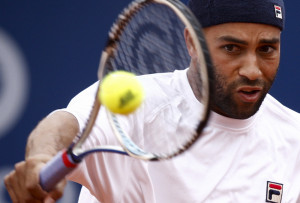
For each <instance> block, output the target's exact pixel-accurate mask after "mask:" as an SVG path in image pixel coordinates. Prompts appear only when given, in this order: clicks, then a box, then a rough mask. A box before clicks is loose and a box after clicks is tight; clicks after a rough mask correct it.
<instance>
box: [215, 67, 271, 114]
mask: <svg viewBox="0 0 300 203" xmlns="http://www.w3.org/2000/svg"><path fill="white" fill-rule="evenodd" d="M273 81H274V79H273V80H272V81H268V82H267V81H264V80H261V79H257V80H253V81H252V80H249V79H247V78H246V77H240V78H239V79H238V80H236V81H234V82H232V83H230V84H227V83H226V78H225V77H224V76H222V75H220V74H216V73H215V80H214V87H215V89H214V93H213V96H212V109H213V110H214V111H215V112H217V113H219V114H221V115H223V116H226V117H230V118H235V119H247V118H249V117H251V116H253V115H254V114H255V113H256V112H257V111H258V110H259V108H260V106H261V104H262V102H263V100H264V98H265V97H266V95H267V93H268V91H269V89H270V88H271V86H272V83H273ZM243 85H247V86H259V87H262V88H263V89H262V94H261V97H260V98H259V100H258V101H257V102H256V103H255V104H252V105H250V104H244V105H238V104H237V103H236V101H235V100H234V98H233V94H234V92H233V91H234V90H236V89H237V87H238V86H243Z"/></svg>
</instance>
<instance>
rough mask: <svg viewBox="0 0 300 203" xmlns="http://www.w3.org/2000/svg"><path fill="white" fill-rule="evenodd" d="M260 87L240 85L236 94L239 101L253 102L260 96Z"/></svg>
mask: <svg viewBox="0 0 300 203" xmlns="http://www.w3.org/2000/svg"><path fill="white" fill-rule="evenodd" d="M261 91H262V88H260V87H242V88H239V89H238V91H237V92H238V95H239V98H240V99H241V101H243V102H246V103H254V102H257V100H258V99H259V98H260V95H261Z"/></svg>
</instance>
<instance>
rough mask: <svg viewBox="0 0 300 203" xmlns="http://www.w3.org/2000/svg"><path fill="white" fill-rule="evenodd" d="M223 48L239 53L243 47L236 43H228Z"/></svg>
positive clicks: (229, 51) (232, 52)
mask: <svg viewBox="0 0 300 203" xmlns="http://www.w3.org/2000/svg"><path fill="white" fill-rule="evenodd" d="M222 48H223V49H224V50H225V51H226V52H228V53H230V54H238V53H239V52H240V51H241V48H240V47H239V46H237V45H235V44H227V45H224V46H223V47H222Z"/></svg>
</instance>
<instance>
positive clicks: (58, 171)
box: [40, 151, 78, 192]
mask: <svg viewBox="0 0 300 203" xmlns="http://www.w3.org/2000/svg"><path fill="white" fill-rule="evenodd" d="M77 165H78V163H75V162H74V161H73V160H72V158H71V156H70V155H69V154H68V153H67V151H61V152H59V153H58V154H57V155H56V156H55V157H54V158H53V159H52V160H50V161H49V162H48V163H47V164H46V165H45V166H44V168H42V170H41V172H40V185H41V187H42V188H43V190H45V191H47V192H50V191H51V190H52V189H54V188H55V186H56V184H57V183H58V182H60V181H61V180H62V179H63V178H64V177H65V176H66V175H67V174H68V173H70V172H71V171H72V170H73V169H75V168H76V166H77Z"/></svg>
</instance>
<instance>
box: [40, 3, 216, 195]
mask: <svg viewBox="0 0 300 203" xmlns="http://www.w3.org/2000/svg"><path fill="white" fill-rule="evenodd" d="M186 30H187V31H188V33H189V35H190V41H191V42H192V43H191V44H192V45H193V47H194V50H195V51H194V52H195V54H194V55H196V60H194V62H193V65H191V67H190V68H192V66H193V70H194V71H193V74H192V77H190V78H189V80H188V81H189V82H190V83H191V82H192V83H193V85H196V88H194V89H193V93H194V94H195V95H197V97H195V98H197V102H198V106H197V108H190V106H189V104H188V103H185V104H183V105H182V106H181V107H180V108H181V112H180V115H181V116H180V117H179V118H178V120H177V121H176V122H177V124H176V126H174V123H172V122H171V121H170V119H161V120H160V121H159V122H160V126H161V128H159V129H157V130H156V131H154V132H152V133H147V132H146V131H145V132H141V135H139V137H143V142H142V144H141V142H139V141H136V139H133V138H132V136H136V135H131V134H129V133H128V132H126V130H124V127H122V121H123V120H124V119H127V117H128V119H129V117H130V119H134V118H135V117H138V115H139V114H140V113H141V112H143V111H144V109H145V108H148V109H149V105H150V106H151V102H147V101H148V99H147V96H149V95H147V87H145V88H146V99H145V101H144V103H143V104H142V105H141V107H139V108H138V109H137V110H136V111H135V112H134V113H132V114H130V115H128V116H124V115H117V114H114V113H111V112H107V115H108V117H107V118H108V120H109V122H110V124H111V126H112V128H113V130H114V135H115V136H116V137H117V139H118V141H119V144H120V145H119V146H97V147H94V148H92V149H89V150H83V149H82V146H83V144H84V142H85V140H86V139H87V138H88V137H89V134H90V132H91V130H92V128H93V125H94V123H95V120H96V118H97V116H98V112H99V110H100V107H101V102H100V101H99V99H98V94H99V91H100V86H101V83H99V84H100V85H99V87H98V91H97V93H96V95H95V100H94V104H93V107H92V109H91V112H90V114H89V119H88V121H87V123H86V125H85V128H84V130H83V131H82V132H81V133H80V134H79V135H78V136H76V138H75V139H74V141H73V143H72V144H71V145H70V147H69V148H68V149H66V150H64V151H62V152H60V153H58V154H57V155H56V156H55V157H54V158H53V159H52V160H51V161H49V162H48V163H47V164H46V166H45V167H44V168H43V169H42V170H41V173H40V184H41V186H42V188H43V189H44V190H46V191H50V190H51V189H53V188H54V187H55V185H56V184H57V183H58V182H59V181H60V180H61V179H63V178H64V177H65V176H66V175H67V174H68V173H70V172H71V171H72V170H73V169H74V168H75V167H76V166H77V165H78V164H79V163H80V162H81V160H83V158H84V157H85V156H86V155H88V154H90V153H94V152H113V153H118V154H123V155H129V156H132V157H134V158H138V159H142V160H148V161H159V160H165V159H170V158H172V157H174V156H176V155H179V154H181V153H182V152H184V151H185V150H187V149H188V148H189V147H191V146H192V145H193V143H195V141H196V140H197V139H198V138H199V137H200V136H201V132H202V130H203V128H204V127H205V125H206V123H207V120H208V117H209V103H210V102H209V98H210V88H209V87H210V83H211V79H210V78H211V73H210V70H211V59H210V56H209V53H208V49H207V45H206V42H205V40H204V36H203V33H202V31H201V26H200V24H199V22H198V21H197V19H196V18H195V17H194V15H193V14H192V13H191V11H190V10H189V9H188V8H187V7H186V6H185V5H184V4H183V3H182V2H180V1H179V0H135V1H133V2H132V3H130V4H129V5H128V7H127V8H125V9H124V10H123V11H122V13H121V14H120V15H119V17H118V18H117V20H116V22H115V23H114V24H113V26H112V28H111V30H110V32H109V36H108V41H107V44H106V47H105V48H104V49H103V52H102V55H101V59H100V64H99V69H98V79H99V81H101V80H102V79H103V78H104V77H105V76H106V75H107V74H109V73H111V72H113V71H117V70H125V71H128V72H132V73H134V74H136V75H137V76H136V77H138V78H143V77H145V78H147V76H149V77H154V78H155V77H156V76H155V75H157V74H158V75H159V74H169V75H172V74H173V75H174V74H176V73H175V72H176V71H180V70H181V71H183V70H184V69H187V68H188V67H189V65H190V61H191V57H190V55H189V53H188V50H187V46H186V42H185V38H184V32H185V31H186ZM185 75H186V73H185ZM185 77H186V76H185ZM141 80H142V79H141ZM187 83H188V82H187ZM193 85H191V86H193ZM148 86H149V85H148ZM150 86H151V85H150ZM148 89H149V87H148ZM150 89H151V87H150ZM176 91H177V89H176V88H174V87H172V85H170V86H169V87H168V92H169V93H170V96H169V97H164V98H163V99H162V101H161V102H160V103H163V104H166V106H168V103H174V102H176V101H174V98H173V97H172V95H173V94H178V93H177V92H176ZM182 97H183V98H184V93H182ZM159 99H160V98H156V100H159ZM150 100H151V98H150ZM155 107H156V106H153V107H151V108H153V109H154V108H155ZM104 109H105V108H104V107H101V110H104ZM163 113H164V112H163V111H162V112H157V114H158V115H161V114H163ZM172 119H173V118H172ZM156 121H157V120H156ZM191 121H193V122H191ZM132 127H134V126H132ZM177 128H178V129H179V130H177ZM170 129H171V130H170ZM180 129H181V130H182V129H184V131H181V130H180Z"/></svg>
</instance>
